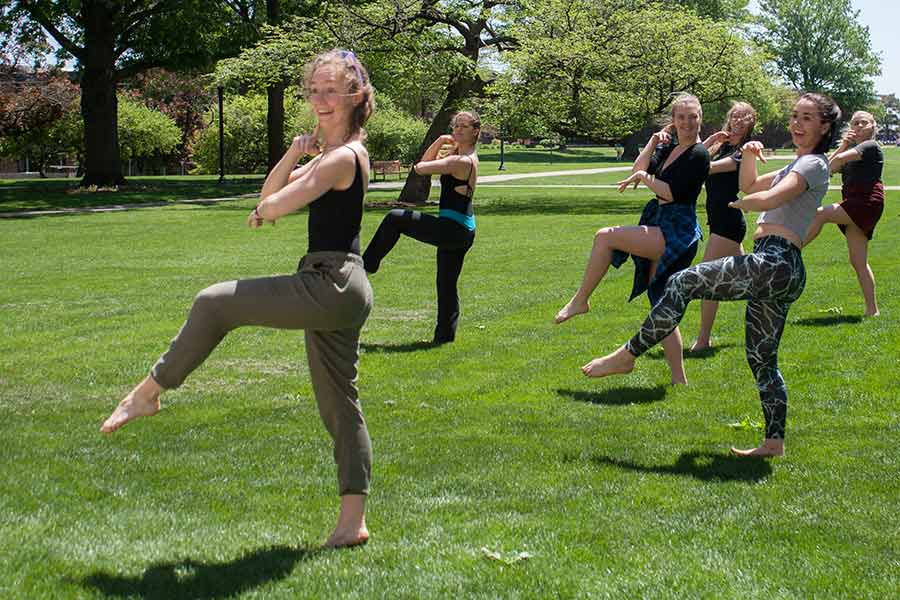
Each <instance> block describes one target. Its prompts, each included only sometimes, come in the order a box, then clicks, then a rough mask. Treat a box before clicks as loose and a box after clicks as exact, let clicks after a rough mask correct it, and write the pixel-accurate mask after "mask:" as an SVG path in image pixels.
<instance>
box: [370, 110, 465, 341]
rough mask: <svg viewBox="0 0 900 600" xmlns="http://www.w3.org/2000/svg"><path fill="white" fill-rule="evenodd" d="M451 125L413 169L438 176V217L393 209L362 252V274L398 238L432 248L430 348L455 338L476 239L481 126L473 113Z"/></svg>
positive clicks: (378, 263) (376, 266)
mask: <svg viewBox="0 0 900 600" xmlns="http://www.w3.org/2000/svg"><path fill="white" fill-rule="evenodd" d="M452 125H453V134H452V135H442V136H441V137H439V138H438V139H436V140H435V141H434V142H433V143H432V144H431V146H429V148H428V149H427V150H426V151H425V154H423V155H422V160H421V161H420V162H419V163H418V164H416V166H415V169H416V173H419V174H420V175H432V174H435V173H439V174H440V175H441V200H440V210H439V212H438V216H437V217H435V216H432V215H428V214H424V213H421V212H419V211H417V210H402V209H395V210H392V211H391V212H389V213H388V214H387V215H385V217H384V220H383V221H382V222H381V225H380V226H379V227H378V231H376V232H375V236H374V237H373V238H372V241H371V242H369V247H368V248H366V251H365V252H364V253H363V262H364V263H365V268H366V271H368V272H369V273H376V272H378V269H379V267H380V266H381V261H382V260H384V257H385V256H387V254H388V253H389V252H390V251H391V249H392V248H393V247H394V245H395V244H396V243H397V240H399V239H400V235H401V234H402V235H407V236H409V237H411V238H413V239H416V240H419V241H420V242H424V243H426V244H431V245H432V246H437V295H438V314H437V325H436V326H435V328H434V338H433V340H432V342H433V343H434V344H445V343H447V342H452V341H453V340H454V339H455V338H456V325H457V322H458V321H459V292H458V291H457V287H456V284H457V281H459V274H460V272H461V271H462V266H463V260H464V259H465V257H466V252H468V251H469V248H471V247H472V244H473V243H474V241H475V214H474V212H473V210H472V196H473V195H474V193H475V182H476V180H477V179H478V156H477V155H476V154H475V144H476V143H477V142H478V136H479V135H480V133H481V122H480V121H479V119H478V117H477V116H476V115H475V114H474V113H471V112H460V113H457V114H456V116H454V117H453V121H452ZM444 146H452V148H453V149H452V150H451V153H450V154H449V155H448V156H446V157H444V158H438V153H439V152H440V150H441V148H442V147H444Z"/></svg>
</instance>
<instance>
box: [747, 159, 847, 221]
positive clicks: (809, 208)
mask: <svg viewBox="0 0 900 600" xmlns="http://www.w3.org/2000/svg"><path fill="white" fill-rule="evenodd" d="M792 171H793V172H796V173H797V174H799V175H800V176H801V177H803V179H804V180H805V181H806V191H804V192H803V193H802V194H800V195H799V196H797V197H796V198H794V199H793V200H791V201H790V202H788V203H786V204H782V205H781V206H779V207H778V208H775V209H772V210H767V211H766V212H764V213H762V214H761V215H759V219H757V220H756V222H757V223H772V224H774V225H781V226H783V227H786V228H788V229H790V230H791V231H793V232H794V233H796V234H797V237H799V238H800V239H803V236H804V235H806V229H807V228H808V227H809V224H810V223H812V220H813V218H815V216H816V210H817V209H818V208H819V205H820V204H821V203H822V198H824V197H825V193H826V192H827V191H828V178H829V173H828V159H827V158H825V155H824V154H804V155H803V156H798V157H797V158H795V159H794V160H793V161H792V162H791V164H789V165H788V166H786V167H785V168H783V169H782V170H781V171H780V172H779V173H778V175H777V176H776V177H775V180H774V181H773V182H772V187H775V186H776V185H778V182H779V181H781V180H782V179H784V178H785V177H787V176H788V174H789V173H791V172H792Z"/></svg>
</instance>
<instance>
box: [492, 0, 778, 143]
mask: <svg viewBox="0 0 900 600" xmlns="http://www.w3.org/2000/svg"><path fill="white" fill-rule="evenodd" d="M527 12H528V14H529V15H530V18H527V19H523V20H522V21H521V23H520V24H519V25H517V26H516V27H515V28H514V30H513V31H514V34H515V36H516V38H517V39H518V40H519V46H518V48H517V49H516V50H514V51H511V52H509V53H507V58H508V60H509V63H510V69H509V70H508V71H507V72H506V73H505V74H504V75H503V76H502V77H500V78H499V79H498V81H497V82H496V83H495V84H494V86H492V92H493V93H494V94H495V97H496V98H497V99H498V102H499V104H500V105H501V108H499V109H497V110H496V111H495V113H497V114H506V115H508V118H509V119H510V120H511V121H512V122H513V123H526V124H527V125H526V126H527V127H528V128H537V129H540V127H539V126H538V125H537V123H536V121H538V122H542V123H543V124H544V126H545V127H546V128H549V129H551V130H553V131H556V132H558V133H561V134H564V135H568V136H572V135H577V136H586V137H592V138H599V139H615V138H621V137H622V136H625V135H628V134H630V133H631V132H633V131H635V130H638V129H640V128H641V127H643V126H644V125H645V124H646V123H647V121H648V120H649V119H651V118H653V117H656V116H658V115H660V114H662V113H664V112H665V110H666V109H667V108H668V106H669V105H670V103H671V101H672V99H673V95H672V94H673V92H677V91H688V92H692V93H694V94H696V95H697V96H698V97H700V99H701V101H702V102H703V103H704V104H706V103H711V104H715V103H720V107H721V108H720V112H721V113H724V110H727V107H726V105H727V103H728V102H729V101H730V100H732V99H745V100H749V101H750V102H752V103H754V104H756V105H759V107H760V108H761V109H762V111H763V112H764V113H766V114H767V113H769V112H772V111H774V104H775V103H774V100H773V98H772V93H771V84H770V82H769V78H768V76H767V74H766V73H765V71H764V69H763V62H764V57H763V56H762V54H761V53H760V52H759V51H758V50H757V49H756V48H755V47H753V46H752V45H750V44H748V43H747V42H746V40H745V39H744V38H743V37H742V36H741V35H740V32H739V31H738V30H737V29H736V27H735V26H734V25H733V24H731V23H730V22H726V21H712V20H710V19H705V18H701V17H699V16H697V15H696V14H695V13H693V12H690V11H685V10H684V9H683V8H680V7H677V6H671V5H666V4H660V3H649V4H648V3H644V2H634V1H631V0H611V1H607V2H593V1H590V0H574V1H572V0H551V1H549V2H537V1H534V2H529V3H528V4H527ZM536 117H537V119H536ZM529 121H530V123H529ZM513 129H516V127H513Z"/></svg>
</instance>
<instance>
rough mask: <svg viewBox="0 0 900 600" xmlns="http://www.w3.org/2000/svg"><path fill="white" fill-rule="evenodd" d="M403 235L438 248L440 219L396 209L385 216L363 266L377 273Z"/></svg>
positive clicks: (364, 258) (365, 253) (367, 251)
mask: <svg viewBox="0 0 900 600" xmlns="http://www.w3.org/2000/svg"><path fill="white" fill-rule="evenodd" d="M401 235H406V236H409V237H411V238H413V239H416V240H418V241H420V242H425V243H426V244H431V245H433V246H436V245H437V244H438V243H439V241H440V240H441V235H440V224H439V222H438V218H437V217H435V216H433V215H427V214H424V213H421V212H419V211H417V210H403V209H399V208H398V209H394V210H392V211H390V212H389V213H388V214H386V215H385V216H384V219H382V220H381V225H379V226H378V230H377V231H376V232H375V235H374V236H373V237H372V241H370V242H369V245H368V247H367V248H366V250H365V252H363V264H364V265H365V269H366V271H368V272H369V273H377V272H378V269H379V267H380V266H381V261H382V260H384V257H385V256H387V255H388V253H389V252H390V251H391V250H392V249H393V248H394V246H395V245H396V244H397V241H398V240H399V239H400V236H401Z"/></svg>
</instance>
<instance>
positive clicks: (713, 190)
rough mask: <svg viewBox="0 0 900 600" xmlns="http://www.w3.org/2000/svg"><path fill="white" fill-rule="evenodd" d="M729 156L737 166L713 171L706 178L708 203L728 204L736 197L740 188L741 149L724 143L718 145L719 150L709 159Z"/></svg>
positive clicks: (720, 158) (713, 159) (714, 159)
mask: <svg viewBox="0 0 900 600" xmlns="http://www.w3.org/2000/svg"><path fill="white" fill-rule="evenodd" d="M723 158H730V159H731V160H733V161H734V162H735V163H736V166H737V168H736V169H735V170H734V171H725V172H720V173H713V174H712V175H710V176H709V177H707V178H706V201H707V202H708V203H710V204H716V205H718V204H720V203H723V202H724V203H725V204H728V203H729V202H732V201H733V200H735V199H736V198H737V195H738V191H739V190H740V188H741V181H740V172H739V170H740V168H741V150H740V148H738V147H737V146H732V145H731V144H729V143H727V142H726V143H724V144H722V145H721V146H720V147H719V151H718V152H716V155H715V156H714V157H712V158H711V159H710V160H711V161H717V160H722V159H723Z"/></svg>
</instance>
